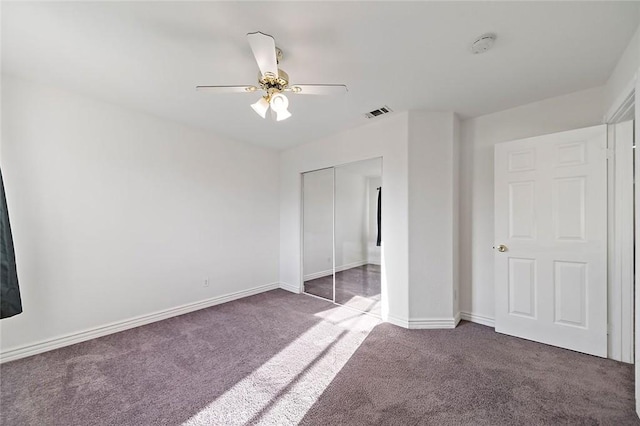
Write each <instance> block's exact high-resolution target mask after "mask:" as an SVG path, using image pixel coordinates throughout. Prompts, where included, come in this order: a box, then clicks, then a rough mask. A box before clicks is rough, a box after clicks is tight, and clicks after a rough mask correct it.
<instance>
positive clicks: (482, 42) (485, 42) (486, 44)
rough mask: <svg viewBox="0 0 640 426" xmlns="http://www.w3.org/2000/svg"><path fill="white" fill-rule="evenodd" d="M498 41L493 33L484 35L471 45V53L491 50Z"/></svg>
mask: <svg viewBox="0 0 640 426" xmlns="http://www.w3.org/2000/svg"><path fill="white" fill-rule="evenodd" d="M495 41H496V35H495V34H493V33H487V34H482V35H481V36H480V37H478V38H477V39H476V40H475V41H474V42H473V43H471V52H472V53H474V54H478V53H484V52H486V51H487V50H489V49H491V46H493V43H494V42H495Z"/></svg>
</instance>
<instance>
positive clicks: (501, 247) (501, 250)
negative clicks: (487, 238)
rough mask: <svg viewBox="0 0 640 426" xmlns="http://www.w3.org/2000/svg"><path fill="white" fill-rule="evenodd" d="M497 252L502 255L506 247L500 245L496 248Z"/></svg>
mask: <svg viewBox="0 0 640 426" xmlns="http://www.w3.org/2000/svg"><path fill="white" fill-rule="evenodd" d="M498 251H499V252H500V253H504V252H505V251H507V246H505V245H504V244H500V245H499V246H498Z"/></svg>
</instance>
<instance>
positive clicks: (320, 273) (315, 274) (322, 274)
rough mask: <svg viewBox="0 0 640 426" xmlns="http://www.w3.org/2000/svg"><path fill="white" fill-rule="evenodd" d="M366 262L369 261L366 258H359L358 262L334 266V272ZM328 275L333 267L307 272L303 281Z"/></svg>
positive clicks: (362, 264)
mask: <svg viewBox="0 0 640 426" xmlns="http://www.w3.org/2000/svg"><path fill="white" fill-rule="evenodd" d="M367 263H369V262H367V261H366V260H360V261H358V262H352V263H348V264H346V265H342V266H336V272H342V271H346V270H347V269H351V268H357V267H358V266H364V265H366V264H367ZM330 275H333V269H327V270H324V271H320V272H314V273H312V274H307V275H305V276H304V280H305V281H309V280H315V279H316V278H322V277H328V276H330Z"/></svg>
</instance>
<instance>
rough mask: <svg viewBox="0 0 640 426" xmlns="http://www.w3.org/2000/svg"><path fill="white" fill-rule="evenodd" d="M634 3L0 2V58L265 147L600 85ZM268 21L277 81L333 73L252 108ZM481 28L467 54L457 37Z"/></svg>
mask: <svg viewBox="0 0 640 426" xmlns="http://www.w3.org/2000/svg"><path fill="white" fill-rule="evenodd" d="M638 6H639V4H638V3H637V2H611V1H604V2H407V3H405V2H402V3H400V2H363V1H358V2H295V3H294V2H259V3H253V2H197V3H196V2H193V3H192V2H104V3H90V2H69V3H54V2H44V3H29V2H19V3H11V2H3V3H2V71H3V72H6V73H9V74H13V75H18V76H23V77H25V78H28V79H32V80H35V81H39V82H44V83H47V84H51V85H55V86H60V87H63V88H67V89H70V90H74V91H78V92H81V93H83V94H86V95H90V96H94V97H97V98H101V99H104V100H107V101H109V102H115V103H118V104H121V105H125V106H127V107H131V108H135V109H138V110H143V111H147V112H149V113H152V114H154V115H157V116H160V117H164V118H168V119H172V120H176V121H179V122H183V123H187V124H190V125H194V126H197V127H199V128H204V129H207V130H211V131H213V132H214V133H216V134H220V135H224V136H228V137H230V138H233V139H236V140H244V141H248V142H251V143H255V144H260V145H264V146H269V147H273V148H277V149H282V148H286V147H290V146H293V145H296V144H300V143H304V142H308V141H310V140H314V139H317V138H320V137H323V136H327V135H329V134H332V133H335V132H338V131H340V130H342V129H345V128H348V127H353V126H357V125H361V124H364V123H366V122H367V120H366V119H365V118H364V117H363V115H362V114H363V113H365V112H367V111H369V110H372V109H375V108H378V107H380V106H382V105H385V104H386V105H388V106H390V107H391V108H392V109H394V110H395V111H403V110H409V109H433V110H448V111H455V112H457V113H459V114H460V115H461V116H463V117H470V116H477V115H482V114H487V113H490V112H494V111H499V110H502V109H506V108H510V107H513V106H516V105H521V104H524V103H528V102H532V101H536V100H540V99H544V98H548V97H552V96H557V95H560V94H564V93H569V92H573V91H576V90H581V89H585V88H589V87H594V86H598V85H602V84H604V83H605V81H606V79H607V77H608V76H609V74H610V73H611V71H612V69H613V67H614V65H615V63H616V61H617V59H618V58H619V57H620V55H621V54H622V52H623V50H624V48H625V46H626V44H627V42H628V40H629V39H630V38H631V36H632V35H633V32H634V30H635V28H636V25H637V23H638V16H639V10H638ZM253 31H262V32H265V33H268V34H271V35H273V36H274V37H275V38H276V43H277V45H278V46H279V47H281V48H282V50H283V51H284V55H285V57H284V60H283V61H282V62H281V64H280V67H281V68H283V69H284V70H285V71H287V72H288V73H289V76H290V77H291V80H292V83H300V84H303V83H345V84H347V85H348V87H349V92H348V93H347V94H346V95H344V96H341V97H337V98H335V97H334V98H331V97H329V98H327V97H317V96H307V97H304V96H300V95H298V96H295V95H291V96H290V108H289V109H290V111H291V112H292V113H293V117H292V118H290V119H289V120H286V121H284V122H280V123H274V122H270V121H268V120H263V119H261V118H260V117H258V116H257V115H256V114H255V113H254V112H253V110H251V108H249V104H250V103H252V102H254V101H255V100H256V99H257V95H256V94H236V95H217V96H216V95H211V94H206V93H201V92H196V91H195V89H194V88H195V86H196V85H213V84H220V85H232V84H255V82H256V76H257V72H258V69H257V65H256V64H255V62H254V60H253V57H252V55H251V50H250V48H249V45H248V44H247V41H246V33H248V32H253ZM490 31H491V32H495V33H497V35H498V39H497V41H496V44H495V46H494V48H493V49H492V50H491V51H489V52H487V53H485V54H482V55H472V54H471V53H469V51H468V47H469V44H470V42H471V41H472V40H473V39H474V38H475V37H476V36H478V35H480V34H482V33H485V32H490Z"/></svg>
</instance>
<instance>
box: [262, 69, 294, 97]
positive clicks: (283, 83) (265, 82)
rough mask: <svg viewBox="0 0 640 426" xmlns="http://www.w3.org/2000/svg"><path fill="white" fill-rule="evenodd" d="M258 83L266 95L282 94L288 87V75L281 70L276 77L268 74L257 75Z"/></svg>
mask: <svg viewBox="0 0 640 426" xmlns="http://www.w3.org/2000/svg"><path fill="white" fill-rule="evenodd" d="M258 81H259V82H260V87H262V88H263V89H264V90H265V91H266V92H267V93H269V94H271V93H274V92H282V91H284V89H286V88H287V86H288V85H289V75H288V74H287V73H286V72H284V71H283V70H281V69H278V75H277V76H276V75H274V74H272V73H270V72H268V73H265V74H264V75H262V74H259V75H258Z"/></svg>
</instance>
